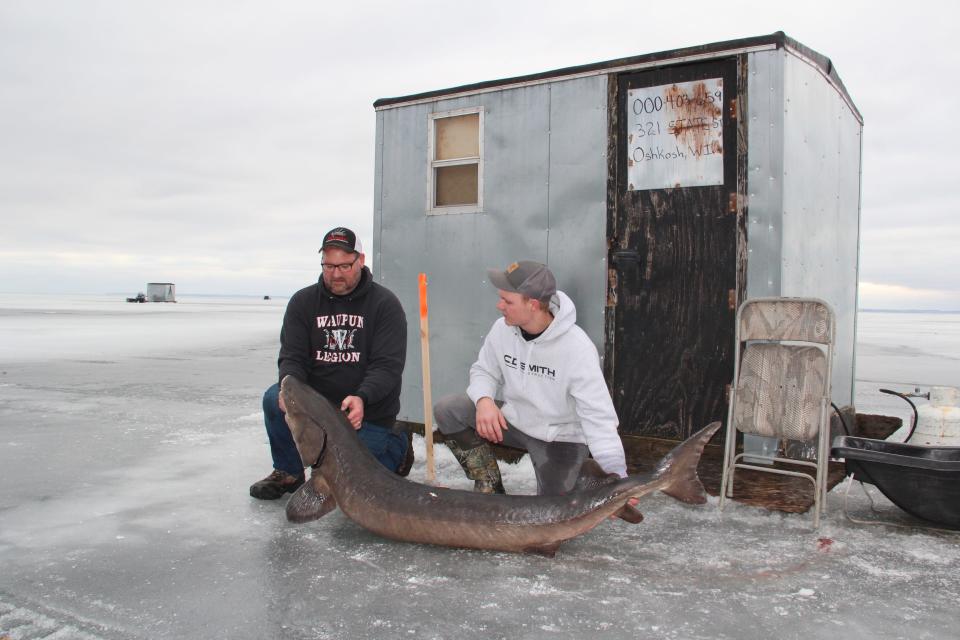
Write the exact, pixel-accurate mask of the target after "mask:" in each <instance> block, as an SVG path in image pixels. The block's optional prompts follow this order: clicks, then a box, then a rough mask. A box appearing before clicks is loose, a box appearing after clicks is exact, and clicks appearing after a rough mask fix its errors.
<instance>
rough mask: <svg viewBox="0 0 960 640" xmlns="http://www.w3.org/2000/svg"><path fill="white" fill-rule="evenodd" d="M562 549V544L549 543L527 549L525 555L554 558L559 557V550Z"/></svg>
mask: <svg viewBox="0 0 960 640" xmlns="http://www.w3.org/2000/svg"><path fill="white" fill-rule="evenodd" d="M559 548H560V542H549V543H547V544H538V545H534V546H532V547H526V548H525V549H524V550H523V551H524V553H536V554H538V555H541V556H546V557H548V558H552V557H553V556H555V555H557V549H559Z"/></svg>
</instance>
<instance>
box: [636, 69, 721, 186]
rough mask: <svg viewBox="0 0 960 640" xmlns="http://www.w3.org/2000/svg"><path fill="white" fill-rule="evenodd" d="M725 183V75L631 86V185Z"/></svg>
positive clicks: (703, 184)
mask: <svg viewBox="0 0 960 640" xmlns="http://www.w3.org/2000/svg"><path fill="white" fill-rule="evenodd" d="M716 184H723V78H711V79H708V80H696V81H694V82H680V83H677V84H669V85H661V86H659V87H644V88H642V89H630V90H629V91H627V189H628V190H629V191H640V190H642V189H671V188H674V187H698V186H706V185H716Z"/></svg>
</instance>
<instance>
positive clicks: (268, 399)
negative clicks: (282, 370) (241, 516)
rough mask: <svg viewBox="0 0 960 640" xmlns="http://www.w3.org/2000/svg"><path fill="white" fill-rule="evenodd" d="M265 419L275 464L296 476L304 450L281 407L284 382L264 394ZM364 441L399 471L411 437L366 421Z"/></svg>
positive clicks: (361, 433)
mask: <svg viewBox="0 0 960 640" xmlns="http://www.w3.org/2000/svg"><path fill="white" fill-rule="evenodd" d="M263 421H264V423H265V424H266V427H267V437H268V438H269V439H270V454H271V455H272V456H273V468H274V469H279V470H280V471H285V472H287V473H289V474H290V475H292V476H298V475H300V474H301V473H303V462H302V461H301V460H300V452H299V451H297V445H296V443H294V441H293V436H292V435H291V434H290V427H288V426H287V421H286V419H285V418H284V417H283V412H282V411H280V385H279V384H274V385H273V386H271V387H270V388H269V389H267V390H266V392H264V394H263ZM357 435H358V436H360V441H361V442H363V444H364V445H366V447H367V449H369V450H370V453H372V454H373V457H374V458H376V459H377V460H379V461H380V464H382V465H383V466H385V467H386V468H387V469H389V470H390V471H396V470H397V469H398V468H399V467H400V463H402V462H403V458H404V456H406V455H407V438H406V436H405V435H403V434H402V433H396V432H395V431H394V430H393V429H390V428H388V427H383V426H381V425H378V424H373V423H372V422H366V421H364V422H363V424H362V426H361V427H360V429H359V430H358V431H357Z"/></svg>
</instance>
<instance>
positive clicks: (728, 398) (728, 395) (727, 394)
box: [723, 385, 730, 405]
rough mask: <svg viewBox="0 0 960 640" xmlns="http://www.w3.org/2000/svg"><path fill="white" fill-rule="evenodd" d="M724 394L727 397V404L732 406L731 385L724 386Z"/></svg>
mask: <svg viewBox="0 0 960 640" xmlns="http://www.w3.org/2000/svg"><path fill="white" fill-rule="evenodd" d="M723 393H724V395H725V396H726V397H727V404H728V405H729V404H730V385H724V387H723Z"/></svg>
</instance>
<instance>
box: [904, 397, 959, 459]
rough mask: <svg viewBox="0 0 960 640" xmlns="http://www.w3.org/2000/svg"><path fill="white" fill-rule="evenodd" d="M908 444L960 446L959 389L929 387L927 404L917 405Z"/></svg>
mask: <svg viewBox="0 0 960 640" xmlns="http://www.w3.org/2000/svg"><path fill="white" fill-rule="evenodd" d="M910 444H924V445H931V446H940V447H943V446H946V447H960V389H957V388H955V387H931V388H930V402H929V404H925V405H921V406H919V407H917V429H916V431H914V434H913V437H912V438H910Z"/></svg>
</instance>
